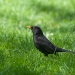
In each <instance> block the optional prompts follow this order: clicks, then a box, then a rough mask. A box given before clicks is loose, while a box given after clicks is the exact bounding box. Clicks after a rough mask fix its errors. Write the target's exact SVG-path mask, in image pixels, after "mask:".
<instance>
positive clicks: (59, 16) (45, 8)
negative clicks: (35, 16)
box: [34, 2, 75, 21]
mask: <svg viewBox="0 0 75 75" xmlns="http://www.w3.org/2000/svg"><path fill="white" fill-rule="evenodd" d="M34 6H35V7H36V9H37V12H45V13H48V14H49V13H50V12H51V13H52V16H53V17H54V19H55V20H57V21H61V20H63V19H66V20H72V19H75V12H72V11H70V10H67V9H65V8H57V7H55V6H54V5H43V4H41V3H39V2H38V3H37V5H34Z"/></svg>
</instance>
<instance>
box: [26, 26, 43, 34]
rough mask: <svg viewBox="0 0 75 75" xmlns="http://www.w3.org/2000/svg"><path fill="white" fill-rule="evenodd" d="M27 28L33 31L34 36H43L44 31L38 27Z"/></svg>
mask: <svg viewBox="0 0 75 75" xmlns="http://www.w3.org/2000/svg"><path fill="white" fill-rule="evenodd" d="M27 28H29V29H31V30H32V32H33V35H43V32H42V30H41V29H40V28H39V27H38V26H27Z"/></svg>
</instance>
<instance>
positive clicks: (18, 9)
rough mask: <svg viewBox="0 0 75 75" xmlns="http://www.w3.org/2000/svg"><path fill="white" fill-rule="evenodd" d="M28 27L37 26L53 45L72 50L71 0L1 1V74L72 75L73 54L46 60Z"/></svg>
mask: <svg viewBox="0 0 75 75" xmlns="http://www.w3.org/2000/svg"><path fill="white" fill-rule="evenodd" d="M28 25H38V26H39V27H41V29H42V30H43V32H44V35H45V36H46V37H47V38H48V39H49V40H50V41H51V42H52V43H53V44H55V45H56V46H59V47H61V48H64V49H68V50H71V51H75V1H74V0H66V1H65V0H63V1H61V0H57V1H55V0H50V1H49V0H38V1H37V0H33V1H31V0H15V1H14V0H0V75H75V55H73V54H70V53H58V54H57V55H56V56H55V55H49V56H48V57H45V56H44V55H43V54H42V53H40V52H39V51H38V50H37V49H36V48H35V46H34V44H33V41H32V32H31V31H30V30H29V29H27V28H26V26H28Z"/></svg>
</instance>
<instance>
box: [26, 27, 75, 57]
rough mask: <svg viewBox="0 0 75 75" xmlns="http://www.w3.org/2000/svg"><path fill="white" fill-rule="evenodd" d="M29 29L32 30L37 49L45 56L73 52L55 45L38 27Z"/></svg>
mask: <svg viewBox="0 0 75 75" xmlns="http://www.w3.org/2000/svg"><path fill="white" fill-rule="evenodd" d="M27 28H30V29H31V30H32V33H33V42H34V45H35V46H36V48H37V49H38V50H39V51H41V52H42V53H44V54H45V56H48V54H56V52H71V53H74V54H75V52H72V51H69V50H65V49H62V48H59V47H57V46H55V45H53V44H52V43H51V42H50V41H49V40H48V39H47V38H46V37H45V36H44V35H43V32H42V30H41V29H40V28H39V27H38V26H27Z"/></svg>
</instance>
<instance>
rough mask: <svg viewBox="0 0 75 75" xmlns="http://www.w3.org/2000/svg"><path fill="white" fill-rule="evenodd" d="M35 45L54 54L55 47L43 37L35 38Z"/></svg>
mask: <svg viewBox="0 0 75 75" xmlns="http://www.w3.org/2000/svg"><path fill="white" fill-rule="evenodd" d="M36 44H37V46H38V47H43V48H44V49H45V50H46V51H48V52H50V53H51V52H52V53H53V52H54V50H55V46H54V45H53V44H52V43H51V42H50V41H49V40H48V39H47V38H46V37H45V36H41V37H38V38H37V41H36Z"/></svg>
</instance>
